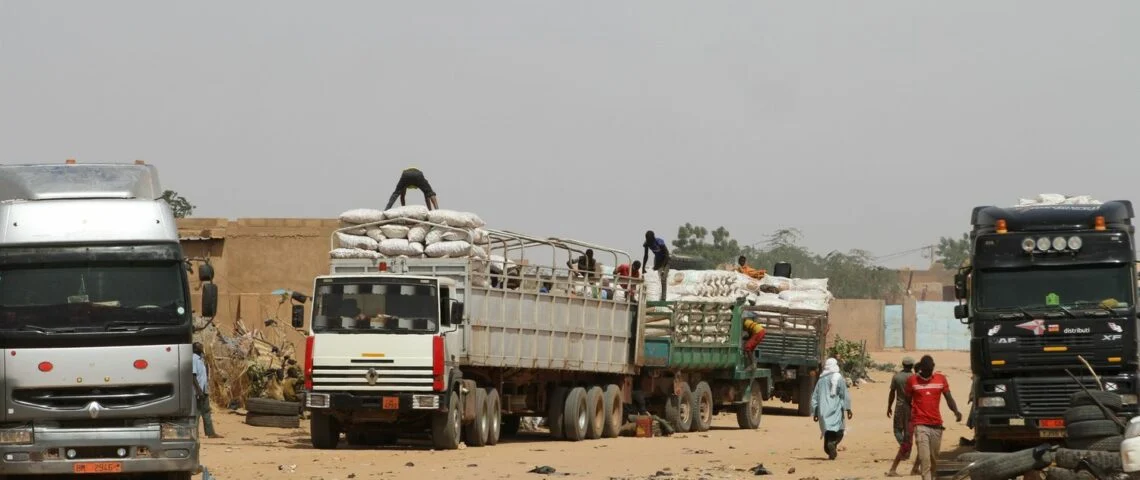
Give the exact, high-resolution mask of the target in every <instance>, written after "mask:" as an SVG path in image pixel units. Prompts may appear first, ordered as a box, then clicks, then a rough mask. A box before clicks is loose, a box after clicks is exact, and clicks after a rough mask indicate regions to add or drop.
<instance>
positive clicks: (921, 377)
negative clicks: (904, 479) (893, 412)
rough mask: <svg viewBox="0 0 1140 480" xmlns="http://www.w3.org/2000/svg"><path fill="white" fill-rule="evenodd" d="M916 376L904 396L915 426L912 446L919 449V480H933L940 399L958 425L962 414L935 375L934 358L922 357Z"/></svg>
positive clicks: (939, 432)
mask: <svg viewBox="0 0 1140 480" xmlns="http://www.w3.org/2000/svg"><path fill="white" fill-rule="evenodd" d="M915 371H916V373H915V375H912V376H911V377H910V379H908V380H907V383H906V394H907V396H909V397H910V415H911V417H910V418H911V423H912V424H913V425H914V443H915V445H917V446H918V458H917V460H918V465H919V469H920V470H921V471H922V480H933V478H934V472H935V471H936V469H937V468H938V467H937V463H938V451H939V449H940V448H941V447H942V430H944V428H943V427H942V411H941V407H942V398H941V397H946V406H948V407H950V411H951V412H954V416H955V417H956V418H957V420H958V421H959V422H961V421H962V413H961V412H959V411H958V404H956V403H955V402H954V397H953V396H952V395H950V382H948V381H947V380H946V377H945V376H944V375H942V373H940V372H935V371H934V357H931V356H930V355H923V356H922V359H920V360H919V361H918V365H917V366H915Z"/></svg>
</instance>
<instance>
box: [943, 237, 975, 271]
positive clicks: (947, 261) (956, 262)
mask: <svg viewBox="0 0 1140 480" xmlns="http://www.w3.org/2000/svg"><path fill="white" fill-rule="evenodd" d="M934 256H935V258H936V259H937V260H938V263H941V264H942V266H944V267H946V268H947V269H949V270H956V269H957V268H958V267H960V266H962V264H963V263H965V262H966V259H968V258H970V235H969V234H966V233H963V234H962V238H960V239H957V240H955V239H953V238H951V237H942V238H939V239H938V246H937V247H936V248H935V250H934Z"/></svg>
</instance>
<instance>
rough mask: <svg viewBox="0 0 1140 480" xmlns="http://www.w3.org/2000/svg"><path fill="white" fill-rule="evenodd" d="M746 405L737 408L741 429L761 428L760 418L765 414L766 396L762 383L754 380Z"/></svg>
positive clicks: (737, 417)
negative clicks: (761, 389)
mask: <svg viewBox="0 0 1140 480" xmlns="http://www.w3.org/2000/svg"><path fill="white" fill-rule="evenodd" d="M750 385H751V388H750V389H749V393H748V396H747V397H745V399H744V400H745V401H744V403H742V404H740V405H737V406H736V424H737V425H739V426H740V428H744V429H748V430H756V429H757V428H760V417H761V415H763V413H764V396H763V395H764V394H763V393H762V392H761V391H760V382H757V381H756V380H753V381H752V382H751V383H750Z"/></svg>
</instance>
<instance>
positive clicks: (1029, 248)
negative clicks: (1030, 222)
mask: <svg viewBox="0 0 1140 480" xmlns="http://www.w3.org/2000/svg"><path fill="white" fill-rule="evenodd" d="M1036 247H1037V241H1035V240H1033V239H1032V238H1030V237H1025V239H1023V240H1022V241H1021V249H1022V250H1025V253H1033V249H1034V248H1036Z"/></svg>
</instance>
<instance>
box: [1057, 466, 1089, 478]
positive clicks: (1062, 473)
mask: <svg viewBox="0 0 1140 480" xmlns="http://www.w3.org/2000/svg"><path fill="white" fill-rule="evenodd" d="M1045 480H1096V477H1093V475H1092V474H1091V473H1089V472H1087V471H1080V472H1074V471H1072V470H1066V469H1064V468H1060V467H1053V468H1050V469H1048V470H1045Z"/></svg>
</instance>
